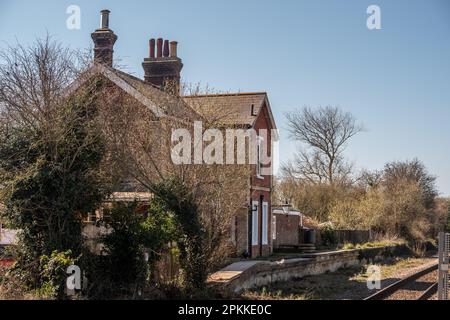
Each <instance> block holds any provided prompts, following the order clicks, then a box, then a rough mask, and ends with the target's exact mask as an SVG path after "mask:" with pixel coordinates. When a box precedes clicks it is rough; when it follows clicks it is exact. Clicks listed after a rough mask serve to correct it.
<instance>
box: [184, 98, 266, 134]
mask: <svg viewBox="0 0 450 320" xmlns="http://www.w3.org/2000/svg"><path fill="white" fill-rule="evenodd" d="M183 98H184V99H185V101H186V102H187V103H188V104H189V105H190V106H191V107H192V108H193V109H194V110H196V111H197V112H198V113H200V114H204V113H205V109H206V113H211V111H212V112H213V113H214V114H215V115H216V117H217V118H222V119H223V121H224V122H225V123H229V124H241V125H249V126H252V125H253V124H254V122H255V120H256V118H257V116H258V114H259V111H260V110H261V108H262V106H263V104H264V101H265V99H266V93H265V92H254V93H229V94H212V95H194V96H184V97H183ZM252 106H253V113H252Z"/></svg>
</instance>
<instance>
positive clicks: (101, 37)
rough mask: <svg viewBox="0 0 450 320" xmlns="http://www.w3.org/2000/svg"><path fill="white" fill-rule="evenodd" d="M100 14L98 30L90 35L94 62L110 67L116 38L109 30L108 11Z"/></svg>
mask: <svg viewBox="0 0 450 320" xmlns="http://www.w3.org/2000/svg"><path fill="white" fill-rule="evenodd" d="M100 14H101V16H100V29H97V30H95V31H94V32H93V33H91V37H92V40H93V41H94V61H95V62H98V63H103V64H105V65H108V66H110V67H111V66H112V64H113V53H114V49H113V48H114V43H115V42H116V40H117V36H116V35H115V34H114V32H113V31H112V30H111V29H109V10H102V11H100Z"/></svg>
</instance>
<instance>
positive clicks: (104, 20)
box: [100, 10, 110, 29]
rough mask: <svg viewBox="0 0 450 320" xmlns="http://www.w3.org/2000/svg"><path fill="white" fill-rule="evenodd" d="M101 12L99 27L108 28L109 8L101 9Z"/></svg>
mask: <svg viewBox="0 0 450 320" xmlns="http://www.w3.org/2000/svg"><path fill="white" fill-rule="evenodd" d="M100 13H101V19H100V28H102V29H109V13H110V11H109V10H102V11H100Z"/></svg>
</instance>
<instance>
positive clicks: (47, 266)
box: [37, 250, 79, 299]
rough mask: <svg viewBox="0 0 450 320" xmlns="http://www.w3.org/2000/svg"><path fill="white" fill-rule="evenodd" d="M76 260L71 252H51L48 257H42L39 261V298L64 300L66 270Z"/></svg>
mask: <svg viewBox="0 0 450 320" xmlns="http://www.w3.org/2000/svg"><path fill="white" fill-rule="evenodd" d="M78 260H79V257H78V258H74V257H73V256H72V251H70V250H68V251H65V252H58V251H53V252H52V253H51V255H50V256H46V255H43V256H42V257H41V260H40V270H41V277H42V280H43V283H42V285H41V286H40V288H38V289H37V293H38V295H39V296H41V297H43V298H57V299H63V298H65V297H66V296H65V293H64V290H65V282H66V279H67V273H66V271H67V268H68V267H69V266H71V265H75V264H76V263H77V261H78Z"/></svg>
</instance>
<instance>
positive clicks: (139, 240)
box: [86, 199, 177, 298]
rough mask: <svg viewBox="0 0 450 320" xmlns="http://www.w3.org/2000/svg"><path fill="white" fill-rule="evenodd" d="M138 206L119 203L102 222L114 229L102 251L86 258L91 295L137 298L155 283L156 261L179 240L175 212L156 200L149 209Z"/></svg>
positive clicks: (104, 243) (108, 212)
mask: <svg viewBox="0 0 450 320" xmlns="http://www.w3.org/2000/svg"><path fill="white" fill-rule="evenodd" d="M138 209H139V203H138V202H132V203H115V204H114V205H113V206H112V208H110V209H109V210H107V212H106V215H105V217H104V219H103V220H102V221H100V222H99V224H100V225H104V226H105V227H106V228H107V229H108V230H109V231H110V232H108V233H107V234H105V235H103V236H102V237H101V238H100V239H99V241H100V242H101V243H102V244H103V246H104V249H103V252H102V254H101V255H99V256H96V255H91V256H90V258H89V260H88V261H86V265H87V270H89V271H90V272H89V274H88V278H89V281H90V282H92V284H91V285H90V286H89V288H90V289H89V292H88V295H89V296H91V297H94V298H106V297H121V296H122V297H130V296H133V297H137V296H138V295H139V294H142V292H143V291H144V290H145V288H146V286H149V285H152V283H151V281H150V280H151V278H150V275H151V273H152V272H153V271H154V265H155V262H156V261H158V260H159V259H160V255H161V254H162V251H163V249H164V248H165V247H166V245H167V244H168V243H169V242H171V241H174V240H175V239H176V236H177V232H176V225H175V222H174V219H173V215H172V214H171V213H170V212H169V211H164V208H163V207H162V206H161V204H160V202H158V201H157V200H155V199H153V200H151V201H150V203H149V206H148V208H146V209H145V210H138ZM146 258H147V259H146Z"/></svg>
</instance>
